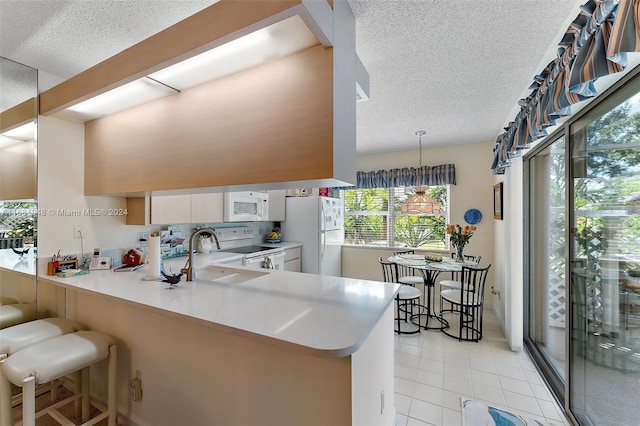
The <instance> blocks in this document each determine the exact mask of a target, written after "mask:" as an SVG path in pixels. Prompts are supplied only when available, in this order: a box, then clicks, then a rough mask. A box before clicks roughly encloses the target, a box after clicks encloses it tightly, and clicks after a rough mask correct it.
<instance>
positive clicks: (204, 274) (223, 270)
mask: <svg viewBox="0 0 640 426" xmlns="http://www.w3.org/2000/svg"><path fill="white" fill-rule="evenodd" d="M266 274H268V272H262V271H258V270H255V271H254V270H247V269H237V268H229V267H226V266H205V267H204V268H202V269H198V270H197V271H196V273H195V275H196V279H197V280H206V281H213V282H217V283H223V284H238V283H242V282H245V281H248V280H251V279H253V278H258V277H261V276H263V275H266Z"/></svg>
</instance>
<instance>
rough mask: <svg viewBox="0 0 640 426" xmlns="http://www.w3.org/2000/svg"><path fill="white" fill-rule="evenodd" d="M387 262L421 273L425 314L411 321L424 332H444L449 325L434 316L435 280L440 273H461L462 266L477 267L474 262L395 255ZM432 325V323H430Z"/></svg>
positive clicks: (442, 319) (417, 255)
mask: <svg viewBox="0 0 640 426" xmlns="http://www.w3.org/2000/svg"><path fill="white" fill-rule="evenodd" d="M388 261H389V262H393V263H396V264H398V265H402V266H406V267H409V268H413V269H417V270H419V271H420V272H421V273H422V276H423V278H424V295H425V298H426V299H427V300H426V304H422V305H423V306H424V307H425V309H426V313H419V314H414V315H413V317H415V318H416V319H417V322H415V320H414V319H413V318H412V321H414V322H415V323H416V325H418V326H420V327H422V328H424V329H425V330H444V329H446V328H448V327H449V323H448V322H447V320H445V319H444V318H443V317H442V315H439V314H436V312H435V307H434V302H435V300H434V299H435V295H434V292H435V286H436V279H437V278H438V276H439V275H440V274H441V273H442V272H462V267H463V266H477V263H474V262H468V261H467V262H456V261H455V260H454V259H452V258H449V257H443V258H442V261H441V262H436V261H432V260H428V259H427V258H426V257H425V256H424V255H422V254H410V253H406V254H397V255H393V256H390V257H389V258H388ZM431 320H433V321H435V322H436V324H435V325H429V321H431ZM432 324H433V323H432Z"/></svg>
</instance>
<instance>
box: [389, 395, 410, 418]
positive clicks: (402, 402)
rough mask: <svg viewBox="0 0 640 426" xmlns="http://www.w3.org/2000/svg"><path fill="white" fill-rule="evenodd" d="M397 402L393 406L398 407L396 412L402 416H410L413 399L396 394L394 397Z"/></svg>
mask: <svg viewBox="0 0 640 426" xmlns="http://www.w3.org/2000/svg"><path fill="white" fill-rule="evenodd" d="M394 398H395V401H394V403H393V405H395V407H396V412H397V413H400V414H404V415H405V416H406V415H407V414H409V409H410V408H411V398H410V397H408V396H406V395H401V394H399V393H396V394H395V395H394Z"/></svg>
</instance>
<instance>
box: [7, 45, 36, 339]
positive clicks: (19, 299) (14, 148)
mask: <svg viewBox="0 0 640 426" xmlns="http://www.w3.org/2000/svg"><path fill="white" fill-rule="evenodd" d="M37 95H38V72H37V70H35V69H33V68H31V67H28V66H25V65H22V64H19V63H17V62H14V61H11V60H9V59H6V58H3V57H0V328H5V327H9V326H11V325H15V324H18V323H21V322H25V321H30V320H33V319H35V318H36V317H37V316H38V315H39V312H40V310H39V309H37V306H36V301H37V285H36V276H37V274H36V263H37V262H36V260H37V244H38V233H37V220H38V215H37V144H36V137H37V136H36V135H37V130H36V129H37V118H38V114H37Z"/></svg>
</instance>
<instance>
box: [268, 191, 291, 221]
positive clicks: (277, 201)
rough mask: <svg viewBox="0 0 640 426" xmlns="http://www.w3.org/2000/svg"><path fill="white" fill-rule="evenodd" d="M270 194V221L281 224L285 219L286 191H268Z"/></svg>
mask: <svg viewBox="0 0 640 426" xmlns="http://www.w3.org/2000/svg"><path fill="white" fill-rule="evenodd" d="M267 192H268V193H269V220H270V221H271V222H280V221H282V220H284V217H285V197H286V196H287V190H286V189H277V190H272V191H267Z"/></svg>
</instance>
